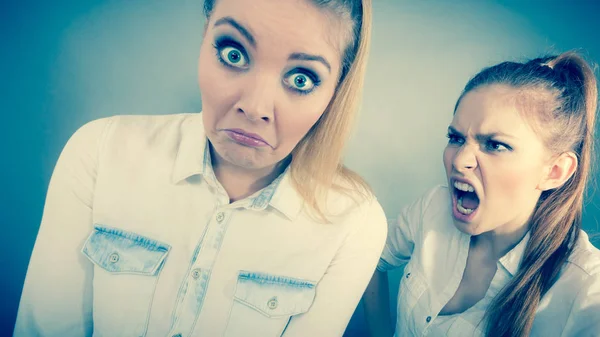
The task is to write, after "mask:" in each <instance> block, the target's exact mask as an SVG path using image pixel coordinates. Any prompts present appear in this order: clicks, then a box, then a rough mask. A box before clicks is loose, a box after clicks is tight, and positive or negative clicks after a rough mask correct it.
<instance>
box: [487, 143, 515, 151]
mask: <svg viewBox="0 0 600 337" xmlns="http://www.w3.org/2000/svg"><path fill="white" fill-rule="evenodd" d="M486 148H487V150H488V151H493V152H504V151H509V150H510V148H509V147H508V146H507V145H504V144H502V143H499V142H496V141H493V140H491V141H488V142H487V144H486Z"/></svg>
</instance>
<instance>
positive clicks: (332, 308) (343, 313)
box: [282, 201, 387, 337]
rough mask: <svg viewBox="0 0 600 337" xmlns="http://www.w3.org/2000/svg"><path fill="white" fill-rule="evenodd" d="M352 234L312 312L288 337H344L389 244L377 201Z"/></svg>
mask: <svg viewBox="0 0 600 337" xmlns="http://www.w3.org/2000/svg"><path fill="white" fill-rule="evenodd" d="M366 208H368V209H365V212H364V216H361V220H362V222H364V223H363V224H361V225H359V226H357V229H356V230H355V231H354V232H353V233H350V235H349V236H348V237H347V238H346V241H345V242H344V244H343V245H342V247H341V248H340V249H339V250H338V252H337V255H336V256H335V257H334V259H333V261H332V262H331V264H330V265H329V267H328V269H327V271H326V273H325V275H324V276H323V277H322V279H321V281H320V282H319V284H318V286H317V290H316V291H317V292H316V296H315V299H314V302H313V304H312V306H311V308H310V310H309V311H308V312H307V313H305V314H302V315H299V316H296V317H294V318H292V319H291V321H290V323H289V324H288V327H287V329H286V330H285V333H284V334H283V335H282V336H284V337H306V336H319V337H334V336H335V337H337V336H342V335H343V333H344V330H345V329H346V326H347V325H348V322H349V321H350V318H351V317H352V314H353V313H354V310H355V309H356V306H357V305H358V302H359V301H360V297H361V295H362V293H363V291H364V290H365V288H366V286H367V283H368V282H369V279H370V278H371V275H372V274H373V270H374V269H375V266H376V265H377V260H378V259H379V256H380V254H381V249H382V247H383V245H384V243H385V238H386V233H387V226H386V219H385V215H384V213H383V210H382V209H381V206H380V205H379V203H378V202H377V201H373V202H372V204H371V205H367V206H366Z"/></svg>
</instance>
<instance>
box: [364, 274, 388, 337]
mask: <svg viewBox="0 0 600 337" xmlns="http://www.w3.org/2000/svg"><path fill="white" fill-rule="evenodd" d="M363 304H364V308H365V318H366V319H367V325H368V328H369V333H370V335H371V337H390V336H393V335H394V325H393V324H392V321H391V318H390V291H389V282H388V275H387V272H382V271H379V270H375V273H374V274H373V277H372V278H371V282H369V285H368V286H367V290H366V291H365V294H364V295H363Z"/></svg>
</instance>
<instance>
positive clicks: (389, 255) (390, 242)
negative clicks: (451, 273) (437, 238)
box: [363, 198, 425, 337]
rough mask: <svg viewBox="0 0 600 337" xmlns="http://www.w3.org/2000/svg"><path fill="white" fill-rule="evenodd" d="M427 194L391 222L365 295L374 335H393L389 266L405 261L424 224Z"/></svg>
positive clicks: (365, 306) (369, 322) (364, 300)
mask: <svg viewBox="0 0 600 337" xmlns="http://www.w3.org/2000/svg"><path fill="white" fill-rule="evenodd" d="M424 203H425V201H424V198H421V199H419V200H417V201H416V202H414V203H413V204H411V205H409V206H407V207H404V208H403V209H402V211H401V212H400V215H399V216H398V219H397V220H396V221H390V222H389V228H388V237H387V240H386V244H385V247H384V248H383V253H382V254H381V258H380V259H379V264H378V265H377V270H376V271H375V273H374V274H373V278H372V279H371V282H369V285H368V286H367V290H366V291H365V294H364V295H363V306H364V310H365V319H366V320H367V326H368V329H369V334H370V335H371V337H390V336H393V335H394V330H395V324H394V323H393V322H392V321H391V319H390V298H389V297H390V291H389V281H388V274H387V271H388V270H392V269H395V268H398V267H400V266H403V265H405V264H406V263H407V262H408V261H409V260H410V257H411V255H412V252H413V249H414V241H415V233H416V232H417V231H418V228H420V226H421V222H422V220H421V219H422V214H423V209H424Z"/></svg>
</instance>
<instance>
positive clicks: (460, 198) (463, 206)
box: [454, 181, 479, 215]
mask: <svg viewBox="0 0 600 337" xmlns="http://www.w3.org/2000/svg"><path fill="white" fill-rule="evenodd" d="M454 195H455V196H456V201H457V205H456V208H457V209H458V211H459V212H460V213H462V214H465V215H469V214H471V213H473V212H474V211H475V210H476V209H477V207H479V197H478V196H477V193H476V192H475V188H473V186H471V185H469V184H467V183H462V182H458V181H455V182H454Z"/></svg>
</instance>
